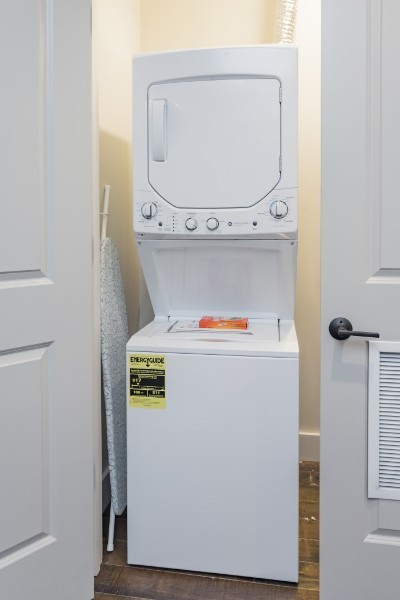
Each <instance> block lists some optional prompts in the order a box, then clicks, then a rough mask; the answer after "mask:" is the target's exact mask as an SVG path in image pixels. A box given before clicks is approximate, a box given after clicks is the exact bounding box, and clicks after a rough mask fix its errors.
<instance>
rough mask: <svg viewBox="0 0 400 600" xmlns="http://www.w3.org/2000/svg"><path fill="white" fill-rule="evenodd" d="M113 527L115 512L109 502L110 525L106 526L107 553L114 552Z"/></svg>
mask: <svg viewBox="0 0 400 600" xmlns="http://www.w3.org/2000/svg"><path fill="white" fill-rule="evenodd" d="M114 525H115V512H114V509H113V505H112V502H110V523H109V526H108V543H107V551H108V552H112V551H113V550H114Z"/></svg>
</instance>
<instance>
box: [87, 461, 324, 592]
mask: <svg viewBox="0 0 400 600" xmlns="http://www.w3.org/2000/svg"><path fill="white" fill-rule="evenodd" d="M299 518H300V523H299V525H300V527H299V536H300V540H299V558H300V580H299V584H298V585H294V584H291V583H286V582H278V581H265V580H261V579H246V578H243V577H230V576H223V575H213V574H207V573H191V572H187V571H174V570H167V569H155V568H147V567H146V568H143V567H134V566H130V565H127V562H126V517H125V516H124V515H122V516H121V517H117V519H116V527H115V549H114V552H107V551H106V549H105V546H104V555H103V563H102V565H101V569H100V573H99V575H98V576H97V577H96V578H95V590H96V591H95V596H94V597H95V600H245V599H246V600H247V599H249V600H261V599H262V600H318V597H319V592H318V567H319V564H318V562H319V464H318V463H314V462H301V463H300V509H299ZM107 532H108V520H107V518H106V517H105V518H104V534H105V536H106V535H107Z"/></svg>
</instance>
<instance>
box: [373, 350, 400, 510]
mask: <svg viewBox="0 0 400 600" xmlns="http://www.w3.org/2000/svg"><path fill="white" fill-rule="evenodd" d="M393 344H395V346H396V349H397V348H398V350H399V351H398V352H393V351H392V352H390V351H387V349H388V348H390V349H393V350H394V349H395V348H394V347H393ZM388 345H389V346H388ZM368 402H369V426H368V453H369V457H368V470H369V485H368V490H369V494H368V495H369V497H370V498H371V497H372V498H386V499H394V500H398V499H400V344H399V343H397V342H386V343H385V342H376V343H374V342H371V343H370V360H369V390H368Z"/></svg>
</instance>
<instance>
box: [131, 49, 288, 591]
mask: <svg viewBox="0 0 400 600" xmlns="http://www.w3.org/2000/svg"><path fill="white" fill-rule="evenodd" d="M296 130H297V55H296V50H295V49H294V48H291V47H285V46H257V47H246V48H219V49H210V50H191V51H183V52H171V53H165V54H149V55H140V56H138V57H136V58H135V59H134V186H135V187H134V230H135V236H136V241H137V244H138V249H139V255H140V260H141V264H142V268H143V272H144V275H145V279H146V283H147V286H148V289H149V294H150V298H151V301H152V304H153V308H154V313H155V318H154V321H152V322H151V323H150V324H149V325H147V326H146V327H145V328H144V329H142V330H141V331H139V332H138V333H137V334H135V335H134V336H133V337H132V338H131V339H130V340H129V342H128V345H127V375H128V377H127V381H128V384H127V412H128V419H127V423H128V425H127V426H128V562H129V563H131V564H138V565H151V566H157V567H165V568H172V569H187V570H192V571H205V572H210V573H225V574H232V575H241V576H247V577H259V578H265V579H278V580H285V581H297V580H298V365H299V352H298V344H297V338H296V332H295V328H294V323H293V315H294V295H295V276H296V251H297V136H296V133H297V131H296ZM204 315H213V316H221V317H227V318H229V317H230V318H232V317H246V318H248V327H247V329H243V330H230V329H228V330H225V329H221V330H219V329H217V330H209V329H201V328H200V327H199V319H200V317H202V316H204Z"/></svg>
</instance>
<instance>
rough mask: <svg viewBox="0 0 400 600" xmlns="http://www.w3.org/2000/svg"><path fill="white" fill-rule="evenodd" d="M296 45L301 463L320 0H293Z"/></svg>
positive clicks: (312, 398) (311, 396)
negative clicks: (297, 76) (297, 77)
mask: <svg viewBox="0 0 400 600" xmlns="http://www.w3.org/2000/svg"><path fill="white" fill-rule="evenodd" d="M296 43H297V45H298V48H299V254H298V277H297V297H296V328H297V332H298V337H299V344H300V431H301V432H303V433H305V432H307V433H309V434H310V435H309V436H308V440H307V438H306V437H305V436H303V439H301V444H302V445H303V448H301V450H302V451H301V455H302V456H303V457H304V458H306V457H307V455H308V454H307V453H308V452H310V451H311V452H313V451H315V450H317V449H318V444H319V437H318V436H319V383H320V341H319V340H320V335H319V333H320V332H319V330H320V296H319V289H320V275H319V273H320V250H319V241H320V240H319V231H320V197H321V190H320V186H321V176H320V170H321V125H320V120H321V118H320V117H321V89H320V88H321V0H298V13H297V27H296ZM313 434H314V435H313ZM315 434H317V435H315ZM308 448H309V449H308ZM313 449H314V450H313ZM311 457H312V454H311V455H310V458H311Z"/></svg>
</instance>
